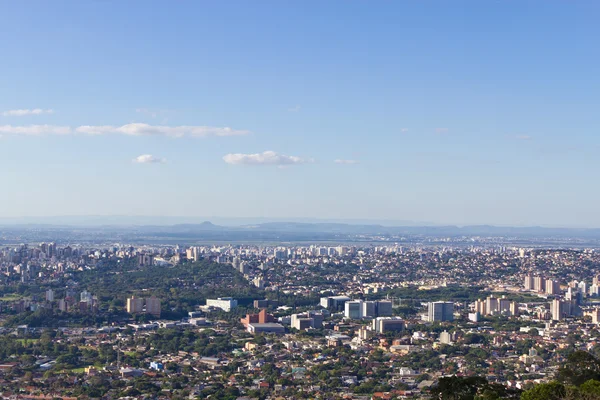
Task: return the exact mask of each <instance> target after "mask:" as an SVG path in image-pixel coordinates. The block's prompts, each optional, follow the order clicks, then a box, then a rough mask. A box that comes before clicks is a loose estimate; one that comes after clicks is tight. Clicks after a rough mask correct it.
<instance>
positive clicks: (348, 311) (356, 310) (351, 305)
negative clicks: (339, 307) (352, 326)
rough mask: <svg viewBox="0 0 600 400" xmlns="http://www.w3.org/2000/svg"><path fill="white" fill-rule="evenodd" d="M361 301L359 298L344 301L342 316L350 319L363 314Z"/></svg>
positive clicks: (360, 316)
mask: <svg viewBox="0 0 600 400" xmlns="http://www.w3.org/2000/svg"><path fill="white" fill-rule="evenodd" d="M362 311H363V302H362V301H361V300H353V301H347V302H346V303H345V309H344V316H345V317H346V318H350V319H361V318H362V316H363V314H362Z"/></svg>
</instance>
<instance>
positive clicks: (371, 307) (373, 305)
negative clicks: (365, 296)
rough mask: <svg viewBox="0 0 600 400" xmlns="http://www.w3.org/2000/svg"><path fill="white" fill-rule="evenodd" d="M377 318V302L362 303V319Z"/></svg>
mask: <svg viewBox="0 0 600 400" xmlns="http://www.w3.org/2000/svg"><path fill="white" fill-rule="evenodd" d="M346 304H347V303H346ZM376 316H377V302H375V301H363V302H362V317H371V318H374V317H376Z"/></svg>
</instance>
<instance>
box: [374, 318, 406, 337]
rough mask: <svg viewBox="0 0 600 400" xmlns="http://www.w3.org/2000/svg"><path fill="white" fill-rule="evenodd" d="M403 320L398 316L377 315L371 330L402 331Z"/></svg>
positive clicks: (378, 331)
mask: <svg viewBox="0 0 600 400" xmlns="http://www.w3.org/2000/svg"><path fill="white" fill-rule="evenodd" d="M404 326H405V325H404V320H403V319H402V318H400V317H377V318H375V319H374V320H373V330H374V331H375V332H377V333H386V332H390V331H403V330H404Z"/></svg>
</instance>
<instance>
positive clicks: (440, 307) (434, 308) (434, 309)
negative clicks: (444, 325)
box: [427, 301, 454, 322]
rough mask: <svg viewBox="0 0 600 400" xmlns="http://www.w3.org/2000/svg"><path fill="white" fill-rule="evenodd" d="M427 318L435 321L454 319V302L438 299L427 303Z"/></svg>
mask: <svg viewBox="0 0 600 400" xmlns="http://www.w3.org/2000/svg"><path fill="white" fill-rule="evenodd" d="M427 320H428V321H429V322H434V321H439V322H443V321H454V303H450V302H445V301H436V302H432V303H429V304H428V305H427Z"/></svg>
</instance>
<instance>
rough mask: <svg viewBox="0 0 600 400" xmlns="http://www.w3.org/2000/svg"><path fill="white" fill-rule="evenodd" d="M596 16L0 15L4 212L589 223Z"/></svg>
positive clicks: (432, 8)
mask: <svg viewBox="0 0 600 400" xmlns="http://www.w3.org/2000/svg"><path fill="white" fill-rule="evenodd" d="M599 17H600V3H598V2H597V1H566V0H564V1H563V0H552V1H541V0H538V1H528V0H519V1H493V0H490V1H481V0H473V1H460V0H457V1H416V0H415V1H410V0H407V1H351V2H350V1H309V0H304V1H296V2H292V1H286V2H282V1H254V2H250V1H218V2H209V1H206V2H199V1H178V2H171V1H169V2H166V1H165V2H157V1H123V2H121V1H108V0H96V1H59V0H55V1H28V2H0V37H1V38H3V39H2V40H1V41H0V135H1V137H0V167H1V168H0V181H1V182H2V187H3V190H2V194H1V195H0V216H2V217H13V216H55V215H164V216H182V215H191V216H223V217H266V218H282V217H285V218H290V219H292V218H323V219H373V220H398V221H426V222H434V223H455V224H480V223H489V224H498V225H547V226H596V227H598V226H600V213H598V212H597V208H598V206H597V199H598V198H599V197H600V186H599V185H598V184H597V182H596V180H597V173H598V171H599V168H598V167H599V161H598V157H597V156H596V155H597V154H598V150H599V149H600V135H598V126H599V119H600V117H599V116H600V112H599V107H598V106H599V105H600V98H599V93H600V78H599V76H598V69H599V61H600V50H599V47H598V45H597V39H598V37H600V24H598V18H599ZM266 152H268V153H266ZM336 160H338V162H336ZM136 161H139V162H136Z"/></svg>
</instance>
